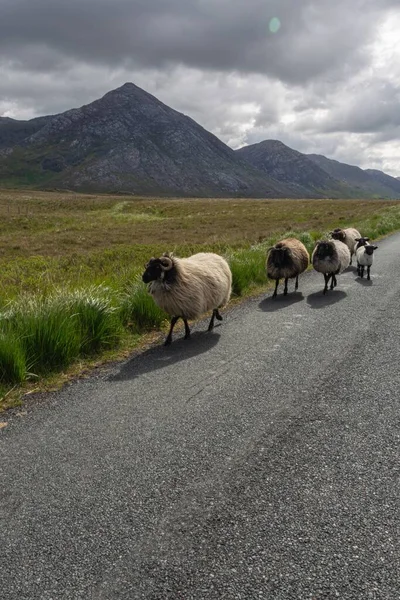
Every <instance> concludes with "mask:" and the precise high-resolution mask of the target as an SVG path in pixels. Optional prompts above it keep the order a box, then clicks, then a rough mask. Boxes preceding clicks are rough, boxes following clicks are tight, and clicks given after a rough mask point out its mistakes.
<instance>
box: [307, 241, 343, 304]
mask: <svg viewBox="0 0 400 600" xmlns="http://www.w3.org/2000/svg"><path fill="white" fill-rule="evenodd" d="M311 261H312V265H313V267H314V269H315V270H316V271H318V272H319V273H323V274H324V277H325V287H324V294H326V292H327V291H328V283H329V279H330V278H332V281H331V290H333V288H334V287H336V285H337V281H336V275H338V273H341V272H342V271H344V270H345V269H347V267H348V266H349V264H350V250H349V248H348V247H347V246H346V244H344V243H343V242H340V241H339V240H335V239H333V240H319V241H318V242H317V243H316V245H315V248H314V251H313V253H312V258H311Z"/></svg>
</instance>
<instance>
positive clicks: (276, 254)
mask: <svg viewBox="0 0 400 600" xmlns="http://www.w3.org/2000/svg"><path fill="white" fill-rule="evenodd" d="M270 260H271V261H272V263H273V264H274V266H275V267H277V268H278V269H282V268H284V267H285V266H287V264H288V263H290V261H291V252H290V249H289V248H288V247H287V246H283V245H281V244H277V245H276V246H274V247H273V248H271V250H270Z"/></svg>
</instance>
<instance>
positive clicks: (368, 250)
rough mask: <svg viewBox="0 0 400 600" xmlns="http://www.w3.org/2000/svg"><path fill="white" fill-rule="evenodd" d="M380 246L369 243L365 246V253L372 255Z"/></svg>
mask: <svg viewBox="0 0 400 600" xmlns="http://www.w3.org/2000/svg"><path fill="white" fill-rule="evenodd" d="M377 248H378V246H373V245H372V244H368V245H366V246H365V250H364V252H365V254H368V255H369V256H371V255H372V254H373V253H374V250H376V249H377Z"/></svg>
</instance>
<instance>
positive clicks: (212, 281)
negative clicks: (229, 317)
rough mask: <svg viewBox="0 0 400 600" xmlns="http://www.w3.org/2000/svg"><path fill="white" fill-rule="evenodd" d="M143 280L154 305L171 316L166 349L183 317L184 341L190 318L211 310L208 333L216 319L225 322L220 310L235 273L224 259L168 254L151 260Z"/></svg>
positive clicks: (215, 255) (204, 255)
mask: <svg viewBox="0 0 400 600" xmlns="http://www.w3.org/2000/svg"><path fill="white" fill-rule="evenodd" d="M142 279H143V281H144V283H148V284H149V288H148V289H149V292H150V294H151V295H152V296H153V299H154V302H155V303H156V304H157V305H158V306H159V307H160V308H162V309H163V310H165V312H166V313H168V314H169V315H170V316H171V327H170V330H169V333H168V336H167V338H166V340H165V346H168V345H169V344H170V343H171V341H172V332H173V329H174V327H175V324H176V322H177V321H178V319H179V318H181V319H182V320H183V322H184V324H185V339H187V338H189V337H190V328H189V325H188V319H197V318H198V317H199V316H200V315H202V314H203V313H205V312H207V311H209V310H212V311H213V313H212V317H211V321H210V324H209V326H208V331H211V330H212V329H213V327H214V319H215V318H217V319H218V320H219V321H222V316H221V315H220V313H219V310H218V309H219V308H221V307H222V306H225V304H227V302H228V300H229V298H230V295H231V285H232V273H231V270H230V268H229V265H228V263H227V262H226V260H225V259H224V258H222V256H219V255H218V254H214V253H212V252H200V253H199V254H194V255H193V256H190V257H189V258H177V257H175V256H173V255H172V254H168V253H165V254H164V255H163V256H161V257H160V258H151V259H150V260H149V262H148V263H147V265H146V270H145V272H144V273H143V276H142Z"/></svg>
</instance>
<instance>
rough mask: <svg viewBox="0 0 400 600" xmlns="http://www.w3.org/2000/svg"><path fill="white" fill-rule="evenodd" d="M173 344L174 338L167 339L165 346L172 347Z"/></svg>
mask: <svg viewBox="0 0 400 600" xmlns="http://www.w3.org/2000/svg"><path fill="white" fill-rule="evenodd" d="M171 342H172V338H169V337H167V339H166V340H165V342H164V346H170V345H171Z"/></svg>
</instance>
